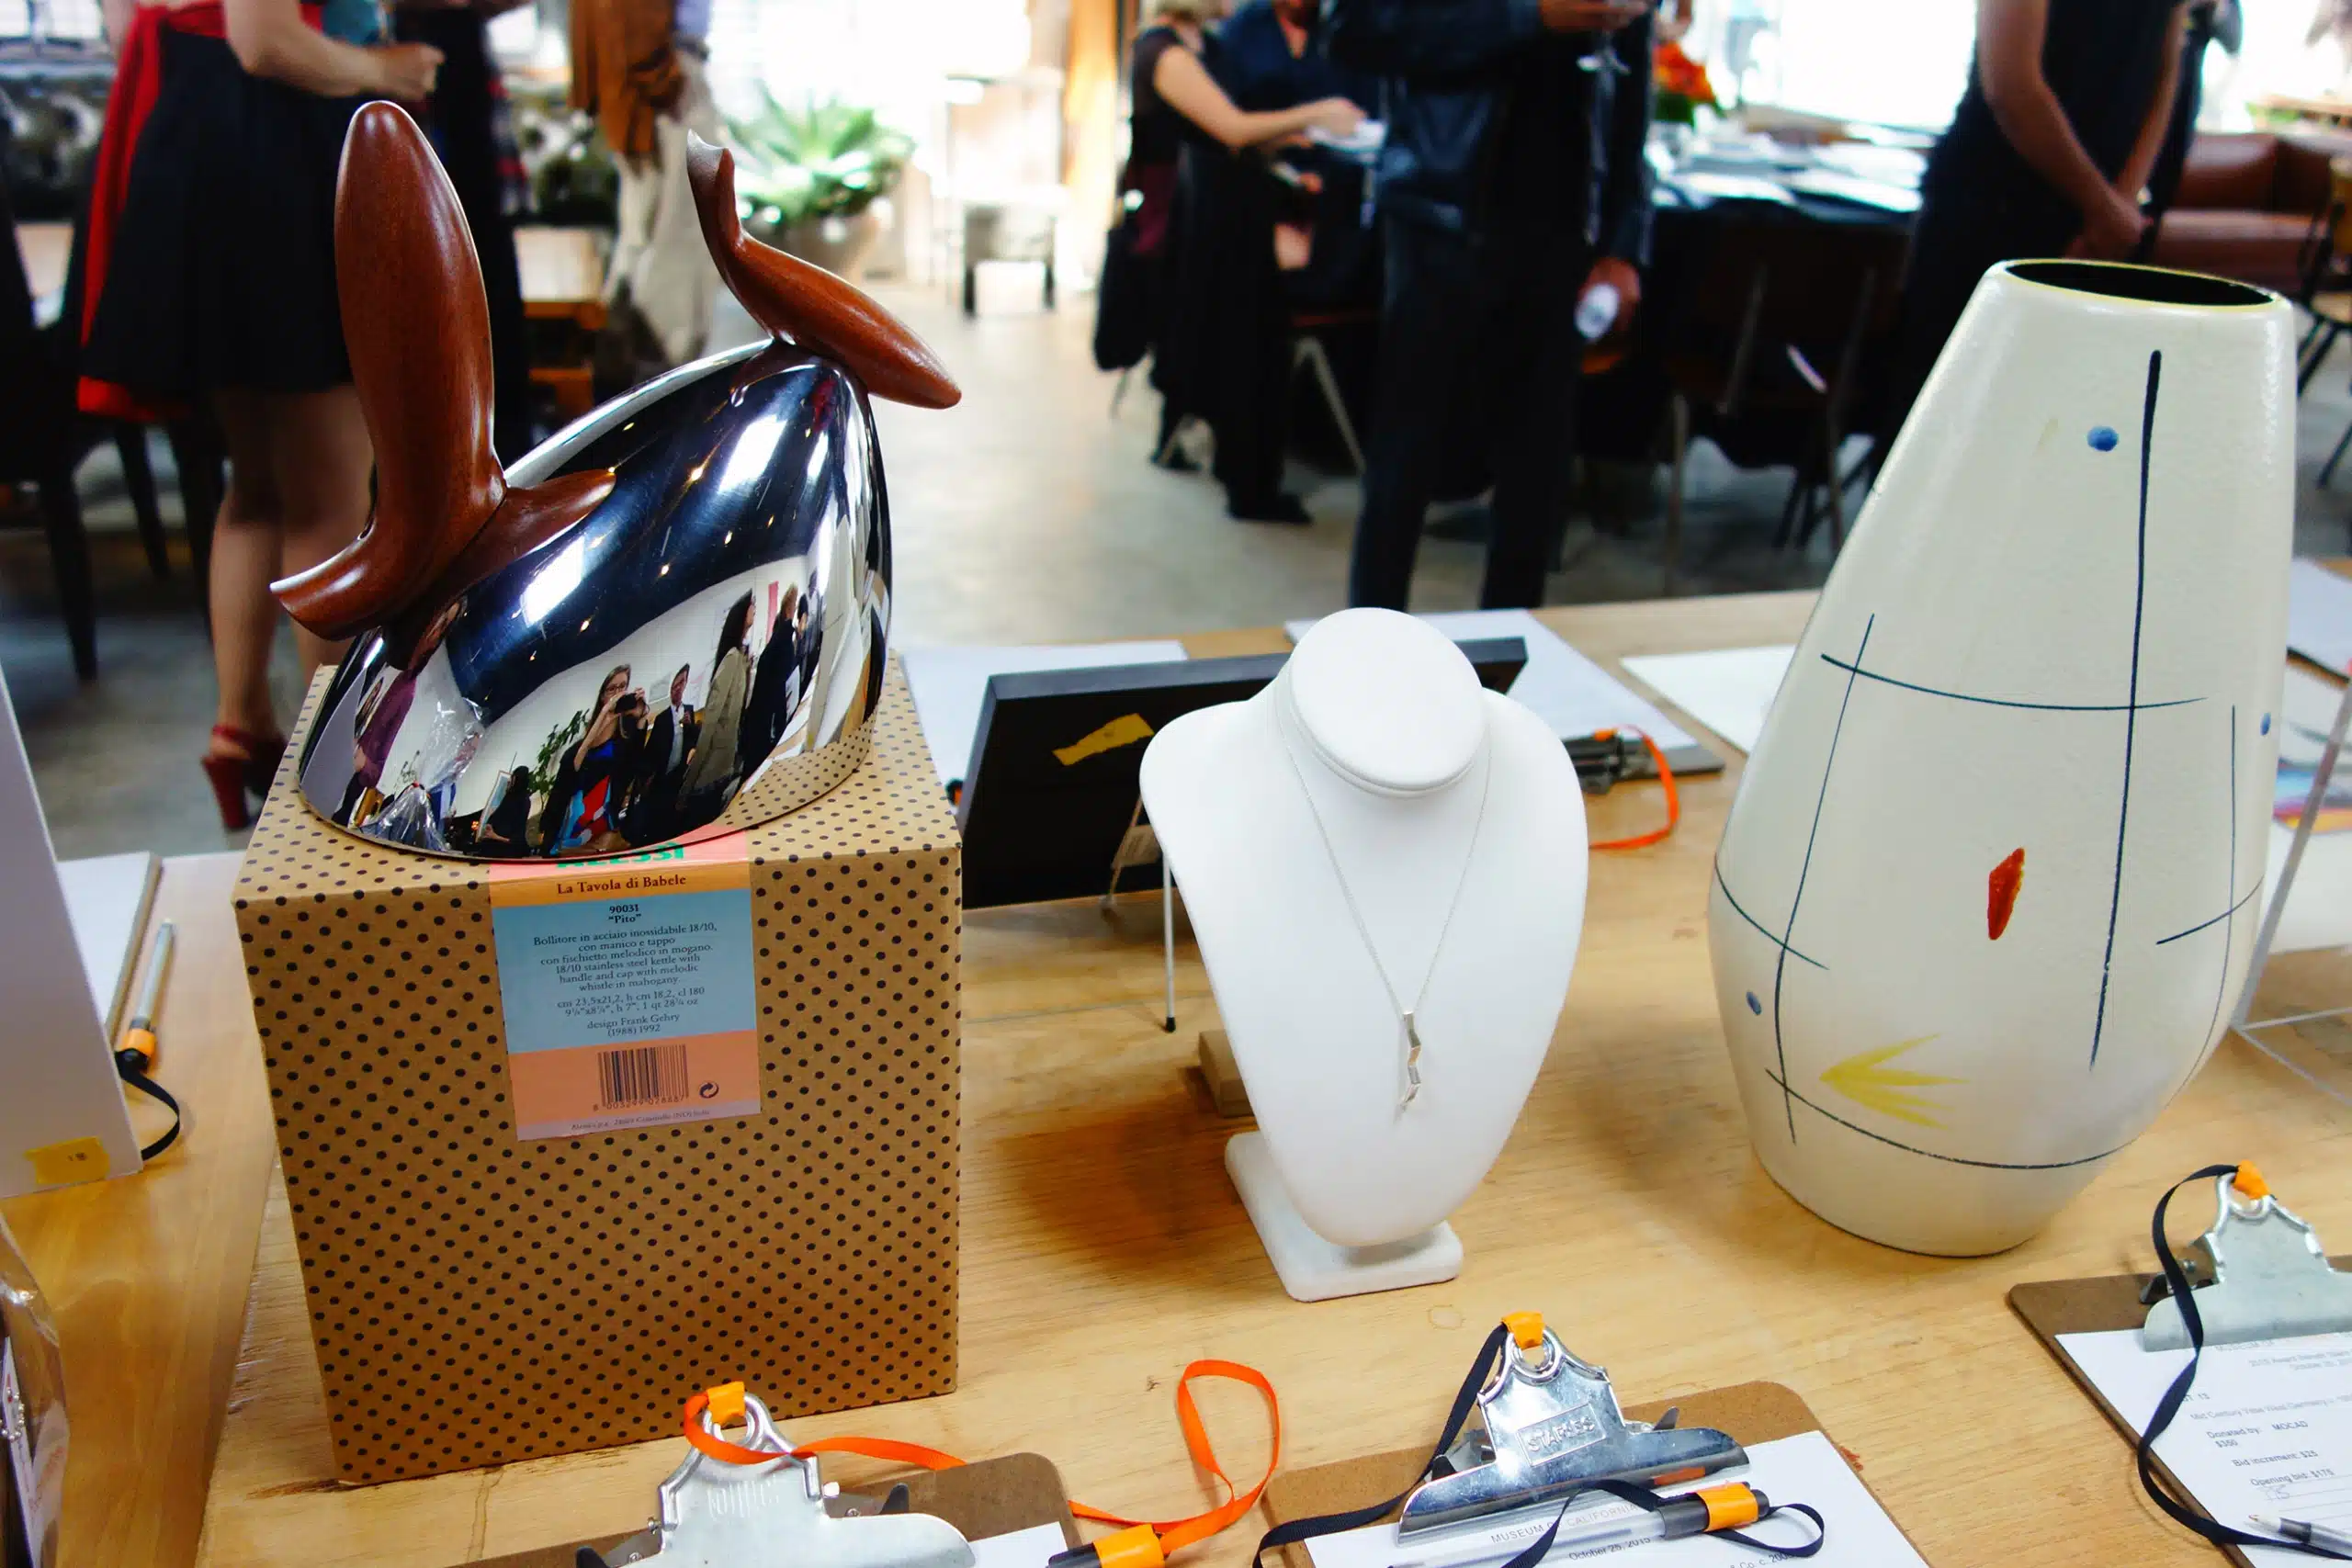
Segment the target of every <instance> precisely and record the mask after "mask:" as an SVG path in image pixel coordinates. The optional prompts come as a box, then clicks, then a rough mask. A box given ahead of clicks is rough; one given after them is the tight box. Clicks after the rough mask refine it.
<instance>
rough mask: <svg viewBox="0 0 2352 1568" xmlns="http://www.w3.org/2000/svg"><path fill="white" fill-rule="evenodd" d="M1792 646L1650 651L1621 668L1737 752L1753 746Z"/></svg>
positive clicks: (1792, 655) (1786, 669)
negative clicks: (1736, 749) (1669, 651)
mask: <svg viewBox="0 0 2352 1568" xmlns="http://www.w3.org/2000/svg"><path fill="white" fill-rule="evenodd" d="M1796 651H1797V650H1796V649H1793V648H1726V649H1718V650H1716V651H1713V652H1710V653H1650V654H1644V655H1642V656H1640V657H1639V658H1634V659H1628V660H1625V661H1624V663H1625V672H1626V673H1627V674H1629V675H1631V676H1633V677H1634V679H1635V680H1638V681H1640V682H1642V683H1643V684H1644V685H1646V686H1647V687H1649V689H1650V690H1651V691H1653V692H1656V693H1657V694H1658V695H1659V696H1661V697H1664V698H1665V699H1666V700H1667V701H1668V702H1670V703H1672V704H1673V705H1675V706H1676V707H1679V708H1680V709H1681V710H1682V711H1683V712H1684V713H1687V714H1689V715H1690V716H1691V717H1692V718H1695V719H1697V720H1698V721H1699V722H1700V723H1701V724H1703V725H1705V726H1706V727H1707V728H1709V729H1712V730H1713V731H1714V732H1715V733H1716V734H1717V735H1720V736H1722V737H1723V738H1724V739H1725V740H1728V741H1730V742H1731V743H1732V744H1733V745H1735V746H1736V747H1738V748H1739V749H1740V750H1743V751H1753V750H1756V738H1757V737H1758V736H1759V735H1761V734H1763V733H1764V716H1765V715H1767V714H1769V713H1770V712H1771V711H1772V699H1773V698H1774V697H1775V696H1778V695H1779V694H1780V691H1781V677H1782V676H1784V675H1786V674H1787V673H1788V672H1789V660H1792V659H1793V658H1795V657H1796Z"/></svg>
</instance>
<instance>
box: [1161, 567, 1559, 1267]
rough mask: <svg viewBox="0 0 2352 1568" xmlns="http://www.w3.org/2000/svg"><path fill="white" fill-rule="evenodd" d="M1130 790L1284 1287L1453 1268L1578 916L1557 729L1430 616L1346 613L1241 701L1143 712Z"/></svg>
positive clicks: (1534, 1054) (1231, 1160)
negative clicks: (1139, 760) (1409, 1063)
mask: <svg viewBox="0 0 2352 1568" xmlns="http://www.w3.org/2000/svg"><path fill="white" fill-rule="evenodd" d="M1142 782H1143V798H1144V806H1145V808H1146V809H1147V810H1148V812H1149V813H1150V816H1151V821H1152V824H1153V827H1154V829H1156V830H1157V832H1158V834H1159V842H1160V847H1161V852H1163V853H1164V854H1166V855H1167V856H1168V858H1169V864H1170V867H1171V869H1172V870H1173V872H1174V874H1175V876H1176V879H1177V881H1178V883H1179V884H1180V886H1182V890H1183V894H1184V903H1185V908H1186V909H1187V911H1188V912H1189V913H1190V915H1191V918H1192V922H1193V934H1194V936H1195V937H1196V939H1197V940H1198V942H1199V944H1200V951H1201V959H1202V962H1203V964H1204V965H1205V966H1206V967H1207V969H1208V974H1209V983H1210V986H1211V987H1212V988H1213V989H1214V990H1215V992H1216V1000H1217V1008H1218V1011H1219V1012H1220V1013H1221V1014H1222V1016H1223V1021H1224V1024H1225V1028H1226V1032H1227V1035H1228V1036H1229V1037H1230V1038H1231V1040H1232V1043H1233V1053H1234V1057H1235V1059H1236V1060H1237V1061H1238V1064H1239V1065H1240V1068H1241V1076H1242V1077H1243V1079H1244V1081H1245V1082H1246V1083H1247V1085H1248V1088H1249V1091H1250V1106H1251V1109H1252V1110H1253V1111H1255V1113H1256V1115H1257V1119H1258V1126H1259V1132H1258V1133H1255V1134H1241V1135H1240V1136H1238V1137H1237V1138H1235V1139H1234V1140H1233V1141H1232V1143H1231V1144H1230V1145H1227V1154H1226V1163H1227V1168H1228V1169H1230V1170H1231V1171H1232V1172H1233V1174H1234V1179H1235V1182H1236V1185H1237V1186H1238V1187H1239V1188H1240V1190H1241V1194H1242V1199H1243V1201H1244V1202H1245V1204H1246V1205H1247V1206H1248V1207H1249V1209H1250V1218H1251V1219H1252V1221H1254V1222H1255V1223H1256V1224H1257V1226H1258V1230H1259V1235H1261V1238H1262V1239H1263V1240H1264V1241H1265V1243H1266V1248H1267V1252H1268V1255H1269V1256H1270V1257H1271V1258H1272V1259H1273V1261H1274V1265H1275V1268H1276V1270H1277V1271H1278V1272H1279V1273H1280V1274H1281V1275H1282V1279H1283V1286H1284V1288H1285V1289H1287V1290H1288V1291H1289V1292H1290V1293H1291V1294H1293V1295H1294V1296H1297V1297H1299V1298H1300V1299H1301V1300H1317V1299H1321V1298H1322V1297H1326V1296H1333V1295H1348V1294H1355V1293H1359V1292H1364V1291H1371V1290H1386V1289H1392V1288H1395V1287H1396V1286H1398V1285H1405V1284H1422V1283H1428V1282H1430V1281H1432V1280H1443V1279H1451V1278H1452V1277H1453V1274H1454V1273H1455V1272H1456V1271H1457V1270H1458V1269H1459V1268H1460V1264H1461V1247H1460V1244H1459V1243H1458V1242H1457V1241H1455V1240H1454V1238H1453V1232H1452V1230H1451V1228H1450V1227H1448V1226H1447V1225H1446V1224H1444V1222H1445V1219H1446V1216H1447V1215H1449V1214H1451V1213H1453V1211H1454V1209H1455V1208H1456V1207H1458V1206H1459V1205H1460V1204H1461V1202H1462V1201H1463V1200H1464V1198H1466V1197H1467V1196H1468V1195H1469V1193H1470V1191H1471V1190H1472V1189H1473V1188H1475V1187H1476V1186H1477V1184H1478V1183H1479V1181H1480V1180H1482V1179H1484V1178H1485V1176H1486V1173H1487V1168H1488V1167H1490V1166H1491V1165H1492V1164H1493V1163H1494V1160H1495V1156H1497V1155H1498V1154H1499V1153H1500V1152H1501V1150H1502V1146H1503V1142H1504V1140H1505V1139H1506V1138H1508V1137H1509V1136H1510V1130H1511V1127H1512V1124H1513V1123H1514V1122H1517V1121H1518V1119H1519V1111H1520V1107H1521V1104H1522V1103H1523V1102H1524V1101H1525V1100H1526V1098H1527V1091H1528V1089H1529V1088H1530V1087H1531V1086H1532V1084H1533V1083H1534V1081H1535V1074H1536V1072H1537V1070H1538V1069H1539V1068H1540V1067H1541V1066H1543V1063H1544V1053H1545V1051H1546V1050H1547V1049H1548V1048H1549V1047H1550V1044H1551V1041H1552V1033H1553V1030H1554V1028H1555V1026H1556V1024H1557V1022H1558V1020H1559V1013H1560V1007H1561V1004H1562V1002H1563V1001H1564V1000H1565V999H1566V996H1567V989H1568V976H1569V972H1570V971H1571V969H1573V968H1574V966H1575V963H1576V951H1577V937H1578V934H1579V933H1580V931H1582V928H1583V923H1584V891H1585V854H1586V849H1585V819H1584V796H1583V794H1582V792H1581V791H1580V790H1579V789H1578V788H1577V777H1576V770H1575V768H1574V766H1573V765H1572V764H1571V763H1570V761H1568V757H1567V753H1566V750H1565V749H1564V748H1562V746H1561V745H1560V742H1559V739H1558V738H1556V737H1555V736H1554V735H1553V734H1552V733H1551V732H1550V730H1549V729H1548V728H1546V727H1545V726H1544V723H1543V721H1542V720H1540V719H1538V718H1537V717H1536V716H1534V715H1533V714H1532V713H1530V712H1529V711H1528V710H1527V709H1525V708H1524V707H1521V705H1519V704H1517V703H1514V702H1512V701H1511V700H1510V698H1508V697H1504V696H1499V695H1497V694H1493V693H1490V692H1487V691H1485V690H1483V689H1482V688H1481V687H1480V686H1479V684H1478V680H1477V676H1476V672H1475V671H1473V670H1472V669H1471V666H1470V662H1469V660H1467V659H1465V658H1464V656H1463V654H1462V652H1461V650H1460V649H1457V648H1455V647H1454V646H1453V643H1451V642H1450V641H1448V640H1447V639H1446V638H1445V637H1444V636H1443V635H1442V633H1440V632H1438V631H1436V630H1435V629H1433V628H1431V627H1430V626H1427V625H1425V624H1424V623H1422V622H1419V621H1417V620H1414V619H1413V618H1412V617H1410V616H1408V615H1398V614H1397V613H1395V612H1393V611H1388V610H1350V611H1346V612H1344V613H1342V614H1340V615H1333V616H1330V617H1329V618H1328V619H1326V620H1324V621H1321V622H1319V623H1318V624H1317V626H1315V627H1314V628H1313V629H1312V630H1310V631H1309V632H1308V633H1307V634H1306V636H1305V637H1302V638H1300V639H1299V644H1298V647H1297V649H1296V650H1295V652H1294V653H1293V654H1292V656H1291V659H1290V662H1289V663H1288V664H1287V665H1285V666H1284V667H1283V672H1282V673H1281V675H1279V676H1278V677H1276V678H1275V680H1274V681H1273V682H1272V684H1271V685H1269V686H1268V687H1267V688H1266V689H1265V690H1264V691H1263V692H1261V693H1260V694H1258V695H1257V696H1254V697H1252V698H1250V700H1249V701H1247V702H1242V703H1231V704H1227V705H1224V706H1221V707H1213V708H1206V709H1204V710H1202V711H1200V712H1198V713H1193V714H1190V715H1187V716H1184V717H1182V718H1180V719H1178V720H1176V721H1175V722H1174V723H1172V724H1170V725H1169V726H1168V727H1167V728H1165V729H1163V730H1162V731H1160V733H1159V735H1158V736H1157V737H1155V738H1154V739H1153V740H1152V743H1151V746H1150V749H1149V750H1148V751H1147V752H1146V753H1145V755H1144V760H1143V781H1142ZM1457 889H1458V895H1457ZM1367 942H1368V943H1369V945H1367ZM1417 1003H1418V1005H1417ZM1403 1010H1411V1011H1413V1013H1414V1015H1415V1016H1414V1023H1415V1027H1416V1032H1418V1034H1419V1039H1420V1043H1421V1053H1420V1057H1419V1077H1420V1088H1419V1090H1418V1091H1417V1092H1409V1093H1408V1079H1407V1074H1406V1054H1407V1045H1406V1032H1405V1028H1404V1024H1403V1021H1402V1020H1401V1019H1400V1017H1399V1013H1400V1011H1403Z"/></svg>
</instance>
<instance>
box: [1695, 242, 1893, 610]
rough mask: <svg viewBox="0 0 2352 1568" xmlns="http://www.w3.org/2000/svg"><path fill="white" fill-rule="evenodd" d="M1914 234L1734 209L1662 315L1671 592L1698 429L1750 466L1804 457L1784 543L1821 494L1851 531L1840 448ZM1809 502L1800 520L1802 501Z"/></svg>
mask: <svg viewBox="0 0 2352 1568" xmlns="http://www.w3.org/2000/svg"><path fill="white" fill-rule="evenodd" d="M1908 244H1909V239H1908V236H1907V235H1905V234H1904V233H1902V232H1901V231H1895V230H1890V229H1885V228H1880V227H1877V226H1874V225H1872V226H1866V225H1860V224H1856V225H1832V224H1826V223H1818V222H1805V221H1802V220H1791V219H1789V218H1787V217H1785V216H1782V215H1781V214H1778V213H1772V214H1770V215H1769V216H1756V217H1747V216H1743V215H1740V214H1737V213H1726V214H1724V217H1723V220H1722V221H1721V222H1720V224H1719V225H1718V226H1717V228H1716V231H1715V234H1714V237H1713V244H1712V249H1711V252H1710V254H1709V255H1708V256H1707V258H1706V259H1705V260H1704V261H1703V262H1702V263H1701V264H1700V265H1698V267H1697V268H1696V276H1695V278H1694V282H1693V286H1692V287H1691V288H1686V289H1683V290H1681V291H1680V306H1679V310H1678V319H1677V320H1675V321H1670V322H1668V323H1667V325H1666V326H1665V328H1664V331H1665V334H1666V337H1665V352H1664V356H1663V357H1664V363H1665V367H1666V374H1667V379H1668V384H1669V386H1670V388H1671V395H1670V396H1669V398H1668V410H1667V440H1668V457H1669V461H1670V463H1671V465H1672V478H1671V480H1670V483H1669V486H1668V491H1667V512H1666V560H1665V571H1664V581H1665V591H1666V592H1668V593H1672V592H1674V579H1675V573H1676V571H1677V570H1678V569H1679V566H1680V564H1681V554H1682V522H1683V516H1682V513H1683V491H1684V483H1685V479H1686V472H1685V470H1686V466H1687V462H1688V459H1689V456H1690V446H1691V438H1692V437H1693V436H1698V435H1703V436H1705V437H1707V438H1708V439H1709V440H1710V441H1713V443H1714V444H1715V445H1716V446H1718V447H1719V448H1721V449H1722V451H1723V453H1724V456H1725V457H1729V458H1730V459H1731V460H1732V461H1733V462H1734V463H1735V464H1737V465H1738V466H1739V467H1741V468H1768V467H1775V466H1780V465H1787V466H1788V467H1790V468H1793V469H1794V470H1795V474H1794V476H1793V478H1792V481H1791V484H1790V487H1789V499H1788V502H1787V504H1786V505H1784V506H1783V507H1782V508H1781V527H1780V532H1779V535H1778V536H1777V537H1776V538H1775V541H1774V542H1775V543H1776V544H1778V545H1782V546H1785V545H1787V544H1788V543H1790V541H1791V539H1792V536H1793V537H1794V538H1795V540H1796V542H1797V543H1799V544H1802V543H1804V541H1805V540H1806V539H1807V538H1809V537H1810V536H1811V534H1812V532H1813V528H1814V525H1815V522H1816V520H1817V517H1816V513H1815V505H1816V502H1815V500H1814V497H1815V494H1816V492H1819V494H1820V499H1819V502H1818V504H1819V505H1820V506H1821V507H1822V509H1823V511H1824V513H1826V516H1827V518H1828V520H1829V537H1830V541H1831V543H1832V545H1833V546H1842V545H1843V544H1844V542H1845V533H1846V503H1845V496H1844V491H1845V486H1844V484H1843V483H1842V482H1841V477H1840V475H1839V473H1838V447H1839V446H1840V445H1842V443H1843V442H1844V440H1845V438H1846V435H1847V434H1849V426H1848V423H1847V416H1848V413H1849V411H1850V410H1851V408H1852V407H1853V403H1854V400H1855V397H1856V395H1857V393H1858V391H1859V390H1860V387H1861V385H1862V382H1863V379H1864V378H1865V376H1866V374H1867V373H1868V371H1869V370H1870V368H1871V362H1872V360H1873V359H1874V357H1875V351H1876V350H1877V349H1878V348H1879V347H1880V346H1881V345H1882V344H1884V343H1885V342H1886V341H1888V340H1889V339H1890V338H1891V336H1892V334H1893V331H1894V321H1895V313H1896V308H1897V306H1898V304H1899V302H1900V298H1901V287H1902V277H1903V263H1904V257H1905V248H1906V246H1907V245H1908ZM1800 504H1803V506H1804V518H1803V526H1802V531H1800V529H1799V507H1800Z"/></svg>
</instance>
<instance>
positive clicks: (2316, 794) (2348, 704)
mask: <svg viewBox="0 0 2352 1568" xmlns="http://www.w3.org/2000/svg"><path fill="white" fill-rule="evenodd" d="M2347 727H2352V682H2346V684H2345V687H2344V696H2343V698H2342V699H2341V700H2340V701H2339V702H2337V704H2336V705H2335V725H2334V727H2333V728H2330V729H2329V730H2328V732H2327V745H2326V746H2325V747H2324V748H2323V749H2322V750H2321V751H2320V755H2319V766H2318V767H2317V768H2316V769H2315V770H2314V771H2313V773H2312V792H2311V794H2310V795H2308V796H2306V797H2305V798H2304V801H2303V812H2302V818H2301V820H2300V821H2298V822H2297V823H2296V824H2295V838H2294V841H2293V842H2292V843H2290V844H2289V845H2288V846H2287V862H2286V863H2285V864H2284V865H2282V866H2281V867H2279V870H2278V886H2277V887H2276V888H2274V889H2272V891H2271V894H2270V897H2269V899H2268V901H2267V906H2266V907H2265V908H2264V910H2263V914H2262V930H2261V932H2260V934H2259V935H2257V936H2256V938H2255V939H2254V959H2253V961H2252V962H2251V963H2249V964H2247V965H2246V972H2245V989H2243V990H2241V991H2240V992H2239V993H2238V1005H2237V1011H2236V1012H2235V1013H2234V1014H2233V1016H2232V1018H2231V1020H2230V1028H2231V1031H2232V1032H2234V1033H2235V1034H2237V1035H2238V1036H2239V1037H2240V1038H2242V1039H2243V1040H2245V1043H2247V1044H2249V1045H2251V1046H2253V1047H2254V1048H2255V1049H2256V1050H2257V1051H2259V1052H2261V1053H2262V1054H2263V1055H2266V1056H2268V1057H2269V1058H2270V1059H2271V1060H2272V1061H2274V1062H2277V1063H2278V1065H2279V1066H2283V1067H2286V1068H2287V1069H2289V1070H2290V1071H2291V1072H2293V1073H2294V1074H2295V1075H2296V1076H2297V1077H2301V1078H2304V1079H2307V1080H2308V1081H2309V1082H2311V1083H2312V1085H2314V1086H2315V1087H2317V1088H2319V1089H2324V1090H2325V1091H2326V1092H2327V1093H2328V1094H2330V1095H2332V1096H2334V1097H2335V1099H2337V1100H2345V1101H2346V1103H2347V1104H2352V1096H2347V1095H2346V1094H2345V1093H2343V1092H2342V1091H2341V1090H2339V1089H2335V1087H2334V1086H2332V1085H2329V1084H2325V1083H2322V1082H2321V1081H2320V1080H2319V1079H2318V1078H2315V1077H2312V1075H2311V1074H2310V1073H2308V1072H2305V1071H2304V1070H2303V1069H2302V1068H2301V1067H2300V1066H2296V1065H2295V1064H2294V1063H2293V1062H2290V1061H2289V1060H2288V1059H2287V1058H2286V1057H2284V1056H2282V1055H2279V1054H2278V1052H2276V1051H2273V1050H2272V1049H2271V1048H2270V1047H2269V1046H2267V1045H2266V1044H2264V1043H2262V1041H2261V1040H2260V1039H2258V1038H2257V1037H2256V1035H2257V1032H2259V1031H2261V1030H2265V1029H2284V1028H2287V1027H2288V1026H2290V1025H2291V1024H2298V1023H2310V1022H2312V1021H2314V1020H2318V1019H2323V1018H2341V1017H2343V1016H2345V1015H2346V1014H2347V1013H2352V1006H2346V1007H2340V1008H2322V1009H2320V1010H2318V1011H2316V1012H2298V1013H2287V1014H2282V1015H2281V1016H2279V1017H2278V1018H2266V1019H2259V1020H2250V1019H2248V1018H2247V1017H2246V1014H2247V1013H2249V1012H2251V1011H2253V1010H2254V997H2255V993H2256V991H2258V990H2260V989H2261V988H2262V974H2263V970H2264V969H2265V968H2267V966H2268V964H2269V963H2270V946H2271V943H2272V942H2274V941H2276V940H2277V938H2278V920H2279V917H2280V916H2281V915H2282V914H2284V913H2285V911H2286V908H2287V896H2288V894H2290V892H2292V891H2293V890H2294V886H2295V873H2296V872H2297V871H2298V870H2299V869H2300V868H2301V865H2302V863H2303V848H2304V846H2305V845H2307V844H2309V843H2310V842H2311V839H2312V827H2313V826H2314V825H2315V824H2316V823H2317V822H2318V821H2319V810H2320V805H2321V803H2322V802H2323V801H2324V800H2325V799H2326V797H2327V785H2328V781H2329V780H2330V779H2332V778H2334V777H2335V760H2336V758H2337V757H2338V756H2340V755H2341V754H2342V753H2343V750H2344V738H2345V732H2346V728H2347Z"/></svg>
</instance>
